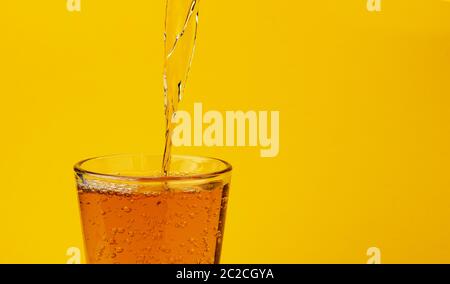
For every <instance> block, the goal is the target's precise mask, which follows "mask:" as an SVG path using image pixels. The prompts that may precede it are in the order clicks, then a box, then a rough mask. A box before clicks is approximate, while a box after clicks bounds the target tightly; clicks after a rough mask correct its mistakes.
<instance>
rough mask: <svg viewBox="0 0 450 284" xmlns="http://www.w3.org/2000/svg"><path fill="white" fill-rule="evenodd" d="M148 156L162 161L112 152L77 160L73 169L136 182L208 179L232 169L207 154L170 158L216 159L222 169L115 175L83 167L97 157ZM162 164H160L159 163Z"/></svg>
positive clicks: (76, 171) (224, 162) (87, 173)
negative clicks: (191, 172)
mask: <svg viewBox="0 0 450 284" xmlns="http://www.w3.org/2000/svg"><path fill="white" fill-rule="evenodd" d="M137 155H142V156H148V157H160V158H161V163H162V157H163V156H162V155H151V154H143V153H134V154H133V153H130V154H112V155H103V156H95V157H91V158H87V159H83V160H81V161H79V162H77V163H76V164H75V165H74V166H73V170H74V171H75V173H77V174H82V175H85V174H86V175H90V176H93V177H97V178H105V179H113V180H123V181H136V182H170V181H188V180H204V179H210V178H215V177H218V176H221V175H223V174H226V173H229V172H231V171H232V170H233V167H232V166H231V164H230V163H228V162H227V161H225V160H222V159H219V158H213V157H208V156H195V155H172V158H174V157H175V158H182V159H192V158H195V159H203V160H210V161H216V162H219V163H221V164H223V165H224V169H222V170H217V171H211V172H207V173H202V174H186V175H170V174H169V175H167V176H164V175H162V173H161V174H160V175H154V176H131V175H117V174H107V173H102V172H100V171H98V172H97V171H91V170H87V169H84V168H83V165H84V164H85V163H86V162H89V161H93V160H98V159H104V158H114V157H120V156H124V157H127V156H137ZM161 166H162V165H161Z"/></svg>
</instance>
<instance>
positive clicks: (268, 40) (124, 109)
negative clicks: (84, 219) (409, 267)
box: [0, 0, 450, 263]
mask: <svg viewBox="0 0 450 284" xmlns="http://www.w3.org/2000/svg"><path fill="white" fill-rule="evenodd" d="M81 2H82V3H81V4H82V11H81V12H68V11H67V10H66V1H65V0H58V1H44V0H42V1H16V0H6V1H2V8H1V9H0V31H1V33H0V38H1V44H0V62H1V65H0V66H1V67H0V95H1V101H0V123H1V124H0V125H1V136H0V138H1V139H0V151H1V158H0V175H1V195H0V196H1V197H0V262H1V263H11V262H12V263H23V262H25V263H41V262H45V263H48V262H50V263H64V262H66V260H67V258H68V257H67V256H66V249H67V248H68V247H70V246H80V247H81V245H82V240H81V234H80V232H81V231H80V224H79V219H78V218H79V217H78V208H77V203H76V192H75V188H74V180H73V174H72V165H73V164H74V163H75V162H77V161H78V160H80V159H83V158H86V157H91V156H98V155H106V154H113V153H126V152H147V153H152V154H160V153H161V152H162V148H163V135H164V131H163V125H164V117H163V95H162V67H163V60H162V59H163V36H162V34H163V23H164V7H165V3H164V0H152V1H144V0H130V1H106V0H82V1H81ZM200 4H201V7H200V11H201V12H200V29H199V40H198V45H197V50H196V55H195V57H194V63H193V68H192V72H191V74H190V79H189V82H188V87H187V93H186V96H185V98H184V101H183V102H182V103H181V106H180V107H181V108H182V109H186V110H190V111H191V110H192V106H193V103H194V102H202V103H203V107H204V110H205V111H206V110H219V111H226V110H279V111H280V121H281V125H280V153H279V156H278V157H276V158H260V157H259V149H258V148H250V147H242V148H225V147H224V148H206V147H204V148H194V147H192V148H187V147H185V148H178V149H175V152H176V153H184V154H201V155H207V156H216V157H221V158H223V159H225V160H227V161H229V162H231V163H232V164H233V166H234V172H233V181H232V187H231V196H230V204H229V210H228V218H227V225H226V232H225V242H224V247H223V258H222V261H223V262H225V263H236V262H237V263H249V262H250V263H310V262H312V263H348V262H350V263H365V262H366V261H367V259H368V256H366V250H367V249H368V248H369V247H372V246H375V247H378V248H379V249H380V250H381V253H382V255H381V261H382V262H383V263H398V262H408V263H409V262H420V263H436V262H450V226H449V223H450V219H449V217H450V206H449V200H450V193H449V189H450V178H449V177H450V174H449V170H450V147H449V145H450V111H449V110H450V99H449V92H450V82H449V79H450V64H449V63H450V21H449V19H450V3H448V2H445V1H439V0H421V1H418V0H415V1H413V0H382V11H381V12H378V13H371V12H368V11H367V9H366V0H357V1H338V0H334V1H331V0H321V1H316V0H314V1H312V0H310V1H294V0H290V1H288V0H276V1H275V0H271V1H269V0H245V1H218V0H203V1H201V3H200Z"/></svg>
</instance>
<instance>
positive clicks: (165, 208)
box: [74, 154, 231, 264]
mask: <svg viewBox="0 0 450 284" xmlns="http://www.w3.org/2000/svg"><path fill="white" fill-rule="evenodd" d="M161 161H162V157H161V156H149V155H140V154H138V155H115V156H105V157H98V158H92V159H87V160H84V161H81V162H79V163H77V164H76V165H75V167H74V170H75V177H76V182H77V188H78V198H79V203H80V213H81V221H82V226H83V235H84V241H85V252H86V261H87V262H88V263H182V264H187V263H218V262H219V259H220V252H221V247H222V239H223V230H224V222H225V213H226V208H227V202H228V190H229V185H230V179H231V165H230V164H228V163H227V162H225V161H222V160H219V159H214V158H205V157H193V156H173V157H172V162H171V167H170V169H171V170H170V172H169V175H166V176H165V175H162V174H161Z"/></svg>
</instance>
